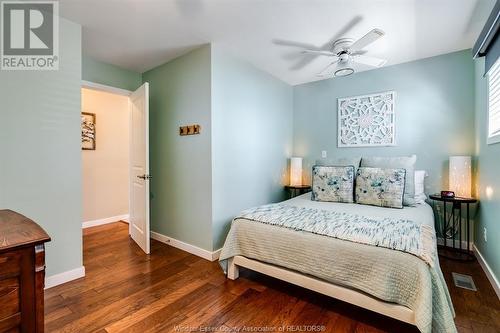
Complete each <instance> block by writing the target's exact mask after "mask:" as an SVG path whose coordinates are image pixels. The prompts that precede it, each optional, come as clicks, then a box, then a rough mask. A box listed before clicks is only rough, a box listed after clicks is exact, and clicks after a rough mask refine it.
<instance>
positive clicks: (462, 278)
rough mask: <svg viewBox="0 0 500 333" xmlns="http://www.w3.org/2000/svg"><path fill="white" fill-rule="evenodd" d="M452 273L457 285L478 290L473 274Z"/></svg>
mask: <svg viewBox="0 0 500 333" xmlns="http://www.w3.org/2000/svg"><path fill="white" fill-rule="evenodd" d="M451 275H452V276H453V282H454V283H455V286H457V287H459V288H464V289H468V290H473V291H477V289H476V285H475V284H474V280H472V276H470V275H464V274H458V273H451Z"/></svg>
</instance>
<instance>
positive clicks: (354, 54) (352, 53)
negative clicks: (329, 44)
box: [350, 50, 368, 56]
mask: <svg viewBox="0 0 500 333" xmlns="http://www.w3.org/2000/svg"><path fill="white" fill-rule="evenodd" d="M367 52H368V51H367V50H357V51H352V52H351V53H350V55H352V56H357V55H360V54H365V53H367Z"/></svg>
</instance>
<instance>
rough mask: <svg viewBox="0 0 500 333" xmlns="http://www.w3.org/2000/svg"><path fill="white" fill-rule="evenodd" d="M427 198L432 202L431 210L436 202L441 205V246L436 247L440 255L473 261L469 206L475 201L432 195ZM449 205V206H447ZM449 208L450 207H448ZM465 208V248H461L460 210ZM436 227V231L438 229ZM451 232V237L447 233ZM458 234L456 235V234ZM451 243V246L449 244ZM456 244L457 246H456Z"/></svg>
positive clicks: (475, 200)
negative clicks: (450, 251)
mask: <svg viewBox="0 0 500 333" xmlns="http://www.w3.org/2000/svg"><path fill="white" fill-rule="evenodd" d="M429 198H430V199H431V200H432V202H433V208H434V210H436V202H439V201H440V202H442V203H443V223H442V225H441V227H440V230H439V231H440V232H441V236H442V239H443V245H441V246H438V248H439V249H440V250H442V251H441V252H440V255H442V256H444V257H446V258H449V259H454V260H465V261H468V260H474V255H473V254H472V251H471V249H470V245H469V244H470V239H469V238H470V228H471V226H470V204H475V203H477V199H474V198H461V197H454V198H447V197H442V196H441V195H440V194H432V195H430V196H429ZM450 203H451V205H449V204H450ZM449 206H451V207H449ZM463 206H465V216H464V220H465V226H464V228H465V230H466V234H465V241H466V244H467V245H466V246H465V247H464V246H462V245H463V244H462V215H463V214H462V208H463ZM449 209H451V211H450V210H449ZM438 227H439V226H438V225H436V230H437V229H438ZM449 232H451V235H448V233H449ZM457 232H458V235H456V233H457ZM457 236H458V239H457ZM450 242H451V245H449V243H450ZM457 243H458V246H456V245H457ZM449 250H452V255H449V254H448V252H449Z"/></svg>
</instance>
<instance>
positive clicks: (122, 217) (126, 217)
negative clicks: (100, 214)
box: [82, 214, 130, 229]
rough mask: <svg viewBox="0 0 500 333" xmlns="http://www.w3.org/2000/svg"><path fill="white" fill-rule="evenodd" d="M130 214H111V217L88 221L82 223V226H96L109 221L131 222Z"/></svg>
mask: <svg viewBox="0 0 500 333" xmlns="http://www.w3.org/2000/svg"><path fill="white" fill-rule="evenodd" d="M129 219H130V216H129V214H124V215H117V216H111V217H106V218H103V219H98V220H92V221H86V222H83V223H82V228H83V229H85V228H90V227H95V226H98V225H103V224H108V223H113V222H119V221H123V222H127V223H128V222H129Z"/></svg>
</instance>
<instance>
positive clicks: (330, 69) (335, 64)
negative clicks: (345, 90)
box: [317, 60, 339, 77]
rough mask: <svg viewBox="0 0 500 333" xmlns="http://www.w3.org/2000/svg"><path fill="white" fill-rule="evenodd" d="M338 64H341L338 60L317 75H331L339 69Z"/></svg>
mask: <svg viewBox="0 0 500 333" xmlns="http://www.w3.org/2000/svg"><path fill="white" fill-rule="evenodd" d="M338 64H339V61H338V60H337V61H334V62H332V63H330V64H329V65H328V66H326V67H325V68H323V70H321V71H320V72H319V73H318V74H317V75H318V76H320V77H323V76H327V75H329V74H331V73H332V72H333V71H334V70H335V69H336V68H337V67H338Z"/></svg>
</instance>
